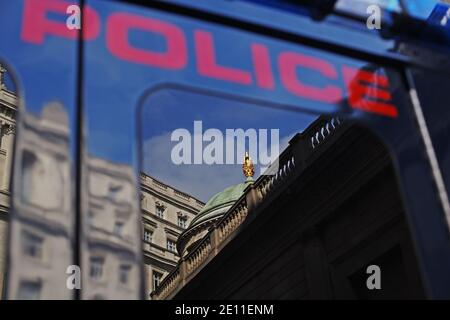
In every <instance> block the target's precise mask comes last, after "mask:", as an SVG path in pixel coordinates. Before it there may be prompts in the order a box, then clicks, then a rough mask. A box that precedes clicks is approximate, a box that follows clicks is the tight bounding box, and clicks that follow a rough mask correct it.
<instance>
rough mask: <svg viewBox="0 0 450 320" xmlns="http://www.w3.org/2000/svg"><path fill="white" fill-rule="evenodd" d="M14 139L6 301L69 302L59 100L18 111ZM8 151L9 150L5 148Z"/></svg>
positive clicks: (66, 182)
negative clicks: (33, 109) (17, 135)
mask: <svg viewBox="0 0 450 320" xmlns="http://www.w3.org/2000/svg"><path fill="white" fill-rule="evenodd" d="M21 116H22V121H21V123H20V129H19V130H20V134H21V136H20V137H21V139H18V140H17V141H16V150H15V152H16V155H15V157H16V166H15V168H14V170H15V181H14V184H13V190H14V192H13V193H12V203H13V204H14V205H13V210H14V215H12V216H11V217H10V222H9V230H10V231H11V235H10V242H9V248H8V249H9V260H8V263H9V268H8V270H9V271H10V273H9V274H8V285H9V290H8V291H9V292H8V298H10V299H39V298H55V299H70V298H71V297H72V294H73V293H72V292H71V291H70V290H68V288H67V287H66V286H65V281H66V278H67V276H66V274H65V271H66V269H67V267H68V265H70V264H71V263H70V262H71V261H72V256H71V255H72V250H71V248H72V244H73V216H72V212H73V211H72V199H71V192H72V190H73V184H72V182H71V179H70V147H69V121H68V116H67V113H66V111H65V109H64V107H63V106H62V105H61V104H60V103H59V102H52V103H49V104H47V105H44V106H43V108H42V111H41V112H40V114H33V113H30V112H27V113H23V114H22V115H21ZM8 151H12V150H8Z"/></svg>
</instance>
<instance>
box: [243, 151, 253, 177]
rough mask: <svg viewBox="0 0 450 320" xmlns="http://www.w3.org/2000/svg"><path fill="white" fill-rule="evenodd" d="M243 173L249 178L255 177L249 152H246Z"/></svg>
mask: <svg viewBox="0 0 450 320" xmlns="http://www.w3.org/2000/svg"><path fill="white" fill-rule="evenodd" d="M242 172H243V173H244V176H246V177H247V178H249V177H253V175H254V174H255V168H254V166H253V161H252V159H251V158H250V156H249V154H248V152H245V156H244V163H243V164H242Z"/></svg>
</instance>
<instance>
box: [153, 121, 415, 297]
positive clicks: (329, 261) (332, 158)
mask: <svg viewBox="0 0 450 320" xmlns="http://www.w3.org/2000/svg"><path fill="white" fill-rule="evenodd" d="M279 165H280V166H279V169H277V171H276V174H275V175H262V176H260V177H259V178H258V179H257V180H256V181H250V182H249V183H248V185H247V186H245V188H243V187H242V184H241V185H237V186H233V187H229V188H227V189H225V190H224V191H223V192H221V193H219V194H217V195H215V196H213V197H212V198H211V200H209V201H208V202H207V203H206V205H205V207H204V210H203V211H202V212H200V213H199V214H198V215H197V217H196V219H195V221H193V223H192V224H191V225H190V226H189V228H188V229H187V230H186V231H185V232H184V233H183V234H182V235H181V236H180V238H179V243H178V247H179V250H180V252H181V254H182V258H181V259H180V261H179V263H178V265H177V267H176V268H175V269H174V270H173V271H172V272H171V273H170V274H169V275H168V276H167V277H166V278H165V280H164V281H163V282H162V283H161V285H160V286H159V287H158V288H157V290H156V291H154V292H152V298H153V299H158V300H162V299H175V300H183V299H311V298H313V299H314V298H316V299H317V298H320V299H332V298H350V299H354V298H360V299H379V298H382V299H383V298H385V299H386V298H420V297H423V296H424V291H423V287H422V283H421V280H420V273H419V269H418V264H417V261H416V257H415V253H414V247H413V243H412V240H411V237H410V234H409V230H408V224H407V222H406V220H405V212H404V209H403V206H402V200H401V196H400V192H399V190H398V186H397V182H396V177H395V173H394V169H393V166H392V163H391V161H390V158H389V152H388V151H387V149H386V147H385V146H384V145H383V144H382V143H380V141H379V140H378V138H377V137H376V136H375V135H374V134H372V133H371V132H370V131H369V130H367V129H365V128H362V127H359V126H357V125H354V124H351V123H342V121H340V120H339V119H337V118H334V119H331V120H327V119H324V118H319V119H318V120H316V121H315V122H314V123H312V124H311V125H310V126H309V127H308V128H307V129H306V130H305V131H303V132H302V133H301V134H298V135H296V136H295V137H294V138H293V139H292V140H291V141H290V142H289V146H288V147H287V148H286V149H285V150H284V151H283V152H282V154H281V155H280V157H279ZM230 202H232V203H231V204H230ZM222 208H225V209H224V210H222ZM214 212H216V213H217V214H214ZM204 226H205V227H204ZM370 265H377V266H379V267H380V269H381V272H382V276H381V278H382V279H383V280H382V283H383V284H382V290H369V289H368V287H367V284H366V283H367V279H368V276H369V275H368V274H367V273H366V269H367V267H368V266H370ZM218 274H220V281H218V280H217V275H218Z"/></svg>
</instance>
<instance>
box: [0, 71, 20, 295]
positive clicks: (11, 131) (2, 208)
mask: <svg viewBox="0 0 450 320" xmlns="http://www.w3.org/2000/svg"><path fill="white" fill-rule="evenodd" d="M4 72H5V69H3V68H2V66H1V65H0V298H1V296H2V291H3V283H4V282H3V281H4V273H5V258H6V242H7V239H6V238H7V225H8V210H9V206H10V190H9V180H10V179H9V178H10V172H11V163H12V152H13V141H14V135H15V128H16V127H15V119H16V110H17V109H16V106H17V97H16V95H15V94H14V93H13V92H11V91H9V90H8V89H7V88H6V86H5V85H4V82H3V73H4Z"/></svg>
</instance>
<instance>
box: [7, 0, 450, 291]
mask: <svg viewBox="0 0 450 320" xmlns="http://www.w3.org/2000/svg"><path fill="white" fill-rule="evenodd" d="M449 20H450V6H449V4H446V3H445V2H444V1H432V0H421V1H419V0H417V1H413V0H411V1H402V0H398V1H381V0H380V1H375V0H373V1H366V0H317V1H309V0H305V1H290V0H280V1H275V0H268V1H257V0H248V1H244V0H242V1H241V0H221V1H210V0H196V1H192V0H170V1H167V0H166V1H159V0H152V1H140V0H129V1H106V0H70V1H69V0H20V1H7V0H2V1H0V64H1V65H2V66H4V67H5V68H6V70H7V71H8V74H9V76H10V78H11V81H12V82H14V86H15V90H16V93H17V97H18V100H17V101H18V102H17V115H16V121H17V124H16V132H15V140H14V157H13V161H12V167H11V179H10V187H9V190H10V199H11V200H10V208H9V209H8V213H7V214H5V215H4V216H2V221H6V222H7V231H8V232H7V236H6V235H5V237H4V238H5V243H6V244H5V248H6V253H5V259H4V260H5V264H4V265H5V266H4V285H3V287H4V288H3V296H4V298H5V299H30V298H38V299H96V298H98V299H146V298H149V296H150V295H149V294H150V292H148V291H147V290H146V286H145V283H146V281H147V282H148V281H151V280H149V277H148V276H147V275H146V273H145V271H144V269H145V268H144V264H145V263H144V258H143V254H142V250H143V244H142V232H143V227H142V223H143V221H142V212H141V202H142V193H141V190H140V181H141V179H142V174H143V173H144V175H145V174H148V175H151V176H154V177H156V179H157V180H161V181H164V182H167V183H168V184H170V185H173V186H175V187H176V188H177V189H178V190H182V191H183V192H186V193H188V194H193V195H195V196H196V197H197V198H199V199H201V202H203V203H209V201H208V200H209V199H211V197H212V196H213V195H214V194H215V193H217V192H219V191H221V190H223V189H225V188H226V187H227V186H229V185H230V184H232V183H239V182H242V181H240V180H239V179H241V173H240V171H239V170H240V169H238V170H236V165H237V166H238V167H240V166H241V165H242V159H243V155H242V154H241V153H243V152H242V151H247V150H248V149H250V150H249V151H250V155H251V158H252V159H253V160H254V162H255V169H257V170H255V171H256V174H255V179H256V181H258V180H257V179H260V178H258V177H264V176H265V175H266V174H267V172H266V171H265V169H267V168H266V167H267V166H265V165H266V164H267V163H264V157H261V152H259V151H261V150H260V149H258V148H261V145H262V144H261V143H259V144H258V143H257V142H255V141H258V142H261V141H259V140H258V139H262V138H261V137H262V135H263V134H259V135H257V136H256V135H255V139H256V140H254V142H255V144H257V145H258V148H256V147H255V149H254V150H253V149H252V147H251V146H249V147H248V146H246V145H245V144H246V141H247V142H248V141H251V137H250V134H249V135H248V136H246V137H244V140H243V146H241V145H237V146H236V148H231V149H232V150H231V151H235V152H234V154H232V155H231V156H229V150H227V148H225V143H222V144H221V146H219V147H218V148H217V149H216V150H215V152H213V153H209V154H210V155H211V157H210V158H206V157H205V154H208V152H210V151H211V150H209V151H208V150H207V145H208V142H212V141H213V140H214V139H213V138H212V137H213V136H215V137H217V136H218V135H220V134H222V136H225V138H224V140H223V141H228V140H229V139H228V138H227V137H226V135H225V133H226V132H227V130H237V129H242V130H243V132H244V133H245V132H246V130H250V129H255V131H254V132H258V133H261V132H263V133H264V132H266V131H261V130H266V129H270V130H277V131H276V133H277V134H276V135H272V136H271V139H269V140H270V142H268V145H267V146H266V149H269V150H270V149H271V147H272V146H275V145H276V146H277V148H278V149H277V150H278V151H279V152H278V153H277V152H275V154H276V155H278V154H281V153H282V151H283V150H285V148H287V147H288V146H289V143H290V144H291V145H292V143H293V142H292V141H293V140H292V138H293V137H295V136H296V135H297V134H300V135H301V134H302V132H304V133H305V132H309V131H308V128H309V127H308V126H310V125H311V124H312V123H316V122H315V121H317V119H328V120H326V121H325V122H323V123H324V124H323V126H321V127H320V128H319V129H318V130H316V131H314V134H313V135H311V136H308V137H307V138H308V139H307V140H308V143H309V144H308V146H309V148H315V147H316V146H320V143H321V142H322V141H324V140H326V136H327V134H329V133H330V132H331V131H332V129H335V127H337V124H338V123H341V122H344V123H352V124H355V125H358V126H360V127H361V128H364V130H367V131H368V132H371V134H373V135H374V137H376V139H377V141H379V142H380V143H381V144H382V145H384V147H385V148H386V150H388V155H389V161H390V163H391V164H392V166H393V168H394V171H395V179H396V184H397V188H398V192H399V194H400V196H401V203H402V205H401V208H398V211H399V212H401V216H402V219H403V220H402V221H404V225H405V228H406V229H407V234H408V237H409V238H408V241H409V242H408V243H409V244H408V245H410V246H411V247H412V248H413V250H412V251H411V252H410V251H407V252H406V251H399V252H400V253H399V256H398V257H400V258H399V259H402V257H401V255H405V254H410V255H411V257H413V258H410V259H409V258H405V257H404V256H403V258H404V259H405V260H402V261H403V262H404V263H401V264H402V267H401V271H400V273H399V274H406V275H408V274H409V276H411V275H412V274H413V275H415V274H416V273H417V275H418V276H417V277H416V276H411V277H414V278H415V279H414V281H416V280H417V281H418V283H419V285H418V286H419V287H420V290H419V291H420V292H421V295H420V297H423V298H425V297H426V298H436V299H439V298H441V299H442V298H450V273H449V272H448V270H450V237H449V235H450V234H449V232H450V205H449V195H448V194H449V191H450V149H449V137H450V109H449V108H448V101H449V99H448V94H449V92H450V81H449V79H450V78H449V77H450V58H449V57H450V54H449V51H450V47H449V43H450V22H449ZM331 119H332V120H331ZM199 121H201V122H202V125H203V129H205V130H206V129H208V130H209V131H205V132H203V133H202V135H201V137H200V138H199V139H200V140H196V139H197V138H198V137H199V135H196V134H195V133H193V132H192V128H193V125H194V124H196V123H198V122H199ZM320 121H321V120H320ZM327 121H328V122H327ZM327 123H328V124H327ZM175 130H184V131H183V132H191V133H192V134H191V136H190V137H192V141H191V140H190V142H189V145H195V146H196V147H198V145H196V143H200V144H201V145H203V149H200V151H198V152H197V151H195V153H194V151H193V153H192V154H189V159H191V161H190V162H189V163H183V161H182V160H180V161H178V162H177V161H174V159H173V154H174V152H176V150H175V149H174V148H173V146H174V142H177V141H178V140H177V141H176V139H175V138H174V134H173V133H174V132H175ZM258 130H259V131H258ZM337 130H338V129H337ZM176 132H180V131H176ZM249 132H250V131H249ZM251 132H253V131H251ZM272 132H273V131H272ZM266 135H267V132H266ZM304 136H305V134H304V135H303V137H304ZM177 139H180V138H179V137H178V138H177ZM246 139H247V140H246ZM265 139H266V140H265V141H269V140H268V139H267V137H265ZM219 140H220V139H219ZM275 140H276V141H275ZM275 142H276V144H275ZM250 144H251V143H250ZM205 145H206V146H205ZM305 145H306V144H305ZM216 146H217V145H216ZM239 146H241V147H242V148H241V149H239ZM222 147H223V149H222ZM350 147H351V146H349V148H350ZM193 148H194V147H193ZM266 149H265V151H267V150H266ZM193 150H194V149H193ZM195 150H197V149H195ZM239 150H240V151H239ZM255 150H256V151H255ZM258 150H259V151H258ZM336 150H337V151H336V152H339V145H337V146H336ZM222 151H223V152H224V153H223V154H222V153H221V156H220V157H215V156H216V155H217V152H222ZM0 152H1V150H0ZM184 152H190V149H189V150H184ZM304 152H307V151H304ZM268 154H269V152H266V154H265V155H266V156H268ZM178 155H179V156H180V158H179V159H184V158H183V157H184V156H185V155H186V153H183V154H181V153H179V154H178ZM272 156H273V154H272ZM227 157H229V158H227ZM266 158H267V157H266ZM276 158H277V157H275V159H276ZM227 159H232V160H230V161H229V162H230V163H234V164H235V166H233V164H231V166H227V165H228V164H230V163H228V161H226V160H227ZM244 159H245V158H244ZM256 160H258V162H257V161H256ZM273 160H274V159H271V162H270V164H271V165H272V167H273ZM239 161H241V162H239ZM225 162H227V163H225ZM256 162H257V163H256ZM269 167H270V165H269ZM260 169H261V170H260ZM353 169H354V168H353ZM353 169H352V166H348V167H347V169H346V172H347V173H348V175H347V176H346V177H350V175H351V174H352V170H353ZM355 170H356V169H355ZM236 172H238V173H237V174H236ZM353 173H354V172H353ZM246 176H247V177H248V175H246ZM261 179H263V178H261ZM255 183H256V182H255ZM349 183H350V184H352V183H353V184H355V185H356V183H357V180H351V181H350V182H349ZM326 185H327V183H325V184H324V185H323V188H325V189H326ZM325 189H324V190H325ZM233 190H235V189H233ZM326 190H327V192H333V191H332V190H329V189H326ZM183 192H179V194H178V196H180V197H183V194H184V193H183ZM222 196H225V194H224V193H222ZM233 199H234V198H233ZM234 200H236V199H234ZM167 201H169V200H167ZM316 201H318V202H320V201H321V200H320V197H319V196H318V198H317V200H316ZM383 201H387V200H386V199H383V198H379V199H378V200H377V201H376V202H380V203H382V202H383ZM396 210H397V209H396ZM363 211H364V210H363ZM278 214H282V212H280V213H278ZM379 214H380V215H382V212H379ZM361 216H364V212H361ZM160 218H161V217H160ZM208 219H209V220H208V223H209V224H208V228H212V227H213V226H217V224H215V223H216V222H215V221H219V220H214V221H213V220H212V218H211V217H208ZM255 219H257V218H255ZM205 221H206V220H205ZM192 225H193V224H192ZM155 226H156V223H155ZM188 230H190V229H189V228H188ZM205 230H206V229H205ZM343 230H345V231H341V232H342V233H340V234H339V235H338V237H340V238H345V237H348V236H350V235H351V234H352V233H354V232H355V230H352V229H351V228H347V229H343ZM386 230H387V229H386ZM386 230H384V229H382V230H381V231H380V232H381V233H385V232H386V233H387V231H386ZM201 236H203V234H201ZM266 236H267V237H268V238H269V239H270V237H271V235H270V234H267V235H266ZM168 237H169V235H168ZM0 239H2V237H0ZM168 239H169V238H168ZM175 240H176V239H175ZM368 241H369V240H368ZM386 241H387V242H389V240H386ZM375 242H376V241H372V243H375ZM36 243H37V244H38V245H36ZM353 244H354V245H355V247H356V246H358V245H359V244H358V243H353ZM168 245H169V243H168ZM173 246H174V245H173V244H172V243H170V247H171V250H173V248H172V247H173ZM155 250H159V249H158V248H156V249H155ZM186 254H187V255H189V253H186ZM178 256H179V258H180V261H181V260H183V259H184V258H185V256H184V253H182V252H179V253H178ZM398 257H397V258H398ZM405 261H407V262H408V263H406V262H405ZM409 262H411V263H409ZM199 263H200V262H199ZM202 263H203V262H202ZM365 267H367V266H365ZM386 268H388V267H386ZM380 272H381V279H382V280H381V281H383V266H382V265H381V266H380ZM72 275H76V276H77V277H78V276H79V279H78V278H76V279H74V278H73V277H71V276H72ZM173 275H174V277H175V276H177V275H176V274H175V273H173ZM406 277H408V276H406ZM158 281H159V280H158ZM191 281H195V279H192V280H191ZM217 281H220V279H217ZM306 281H308V278H306ZM352 281H355V280H352ZM361 281H363V282H361V283H362V284H361V286H365V284H366V279H365V278H364V279H362V280H361ZM386 281H390V280H386ZM381 283H382V284H381V288H383V282H381ZM71 284H74V285H71ZM153 289H156V288H153ZM369 289H370V288H369ZM369 289H368V290H369ZM375 289H376V288H375ZM168 290H169V289H168ZM381 290H382V289H381ZM363 296H364V295H363ZM269 297H274V296H270V295H269ZM331 297H333V296H331ZM335 297H340V296H335ZM352 297H354V296H352Z"/></svg>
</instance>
